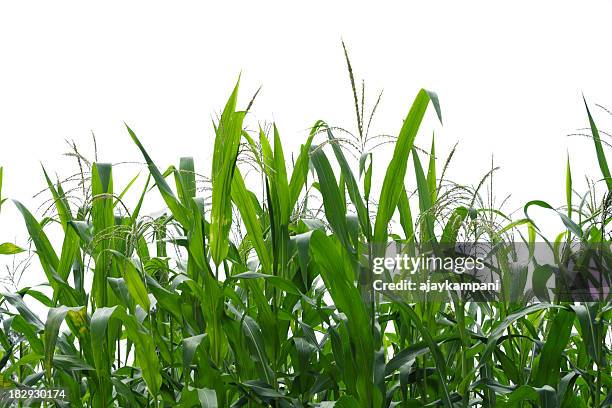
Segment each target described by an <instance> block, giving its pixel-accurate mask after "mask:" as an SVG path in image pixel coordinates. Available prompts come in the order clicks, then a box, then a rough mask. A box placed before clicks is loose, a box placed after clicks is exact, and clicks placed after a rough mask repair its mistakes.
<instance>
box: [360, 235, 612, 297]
mask: <svg viewBox="0 0 612 408" xmlns="http://www.w3.org/2000/svg"><path fill="white" fill-rule="evenodd" d="M610 253H611V252H610V248H602V247H601V246H595V245H584V244H580V245H573V244H572V245H565V246H552V245H550V244H549V243H546V242H535V243H533V242H532V243H525V242H504V243H473V242H468V243H456V244H453V245H442V244H436V245H434V246H431V245H430V246H428V247H427V248H419V247H417V246H415V245H414V244H413V245H410V244H405V243H393V244H391V245H385V246H384V247H379V248H376V247H374V248H373V251H372V255H373V256H372V257H371V258H370V263H369V264H368V266H367V267H363V268H365V270H364V269H362V270H364V271H368V274H367V279H365V280H362V282H364V283H365V284H366V285H367V286H368V287H371V290H372V291H373V292H374V293H378V294H380V295H384V296H386V297H387V298H390V299H391V300H404V301H408V302H429V301H433V302H438V301H448V300H449V299H450V298H451V297H455V298H459V299H463V300H469V301H476V302H489V301H500V300H503V301H545V302H550V301H553V300H564V301H599V300H605V299H610V296H611V291H610V270H611V269H612V268H611V265H610V263H612V256H610V255H609V254H610Z"/></svg>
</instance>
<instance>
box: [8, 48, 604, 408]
mask: <svg viewBox="0 0 612 408" xmlns="http://www.w3.org/2000/svg"><path fill="white" fill-rule="evenodd" d="M347 62H348V56H347ZM349 72H350V79H351V84H352V89H353V92H354V101H355V107H356V116H357V132H356V134H354V135H352V134H349V133H346V132H345V131H342V130H340V129H336V128H333V127H330V126H328V125H327V124H326V123H325V122H323V121H317V122H315V123H314V125H313V126H312V128H311V131H310V134H309V136H308V138H307V139H306V140H305V142H304V144H303V145H302V146H301V148H300V150H299V151H298V152H293V153H295V154H294V155H290V154H289V152H285V151H283V145H282V142H281V136H280V130H279V129H277V127H276V126H273V127H272V128H271V129H267V130H264V129H259V131H257V132H248V131H246V130H245V128H244V126H243V120H244V118H245V114H246V112H245V110H240V108H239V106H240V103H239V98H238V96H239V86H238V85H236V87H235V88H234V90H233V91H232V93H231V96H230V97H229V99H228V101H227V103H226V105H225V108H224V109H223V111H222V114H221V116H220V118H219V120H218V121H217V122H216V123H215V125H214V131H215V135H216V137H215V142H214V154H213V159H212V163H209V164H208V165H205V166H201V167H200V166H199V164H198V163H194V161H193V159H191V158H181V159H180V160H179V163H178V167H170V168H168V169H167V170H166V171H162V170H161V169H160V168H159V167H158V166H157V165H156V164H155V162H154V161H153V159H152V156H151V155H150V154H149V152H148V151H147V149H146V143H145V141H146V139H145V138H144V137H143V138H140V136H139V135H137V133H136V132H135V131H134V130H132V129H131V128H129V127H127V129H126V134H127V136H129V137H130V138H131V140H132V142H133V143H134V144H135V146H136V147H137V148H138V150H139V151H140V154H141V156H142V158H143V159H144V161H145V162H146V165H147V167H148V173H149V175H148V176H147V180H146V183H144V186H143V187H142V190H141V191H139V192H138V193H137V194H136V195H135V196H136V197H137V199H136V200H135V201H134V202H132V203H128V202H126V200H125V197H126V196H128V195H129V194H127V192H128V190H130V189H133V188H135V187H134V186H136V185H138V184H137V183H134V180H132V182H130V183H129V184H128V185H127V186H125V187H119V188H117V187H118V186H117V185H116V182H115V178H114V174H113V173H114V172H115V171H116V170H118V169H116V168H114V167H113V166H112V165H111V164H106V163H95V162H94V163H89V162H87V161H85V160H83V161H81V162H80V164H81V166H82V169H83V170H82V173H81V175H80V177H78V178H77V179H78V180H83V181H82V182H79V183H81V184H79V185H78V187H79V188H77V189H74V188H72V187H73V186H71V187H70V188H67V184H70V183H72V184H74V181H65V182H61V181H56V180H52V179H51V178H50V177H49V176H48V174H47V173H46V171H44V170H43V177H44V179H45V180H46V183H47V188H48V193H49V194H50V196H51V197H52V205H53V209H54V211H53V215H52V216H51V217H46V218H45V219H43V220H38V219H37V218H36V217H35V216H34V215H33V214H32V213H31V212H30V211H29V210H28V209H27V208H26V207H25V206H23V205H22V204H20V203H19V202H18V201H15V202H14V205H15V206H16V207H17V208H18V210H19V211H20V212H21V214H22V215H23V219H24V221H25V225H26V227H27V230H28V233H29V237H30V240H31V242H32V244H33V247H34V248H35V256H36V257H37V258H38V261H39V263H40V267H41V269H42V271H43V272H44V274H45V277H46V281H47V283H48V288H47V289H48V290H42V289H35V288H23V289H21V290H19V291H17V292H6V293H4V294H3V295H2V298H1V301H0V302H1V305H2V310H1V312H2V325H1V326H0V349H1V352H2V357H1V358H0V375H1V377H0V379H1V381H2V386H3V387H34V388H57V387H61V388H65V389H66V390H67V391H68V395H69V397H67V399H66V400H64V401H60V400H57V401H53V402H45V403H44V405H47V406H75V407H85V406H87V407H89V406H91V407H107V406H121V407H145V406H147V407H148V406H152V407H173V406H184V407H194V406H202V407H241V406H245V407H316V406H318V407H332V406H335V407H376V408H378V407H423V406H444V407H467V406H482V407H493V406H500V407H502V406H520V407H530V406H537V407H539V406H544V407H605V406H610V404H611V402H612V393H611V383H612V377H611V371H610V361H609V356H610V310H611V307H610V302H609V297H608V298H607V300H605V301H604V300H599V301H589V302H581V303H578V302H561V301H559V300H557V299H551V301H550V302H548V303H532V302H530V298H529V297H525V298H524V300H520V301H517V300H513V301H512V302H510V301H507V302H504V301H498V302H483V303H477V302H469V301H465V300H462V299H453V300H452V301H451V302H427V303H407V302H402V301H388V300H385V299H382V298H379V297H375V296H373V295H372V291H371V289H370V288H371V279H372V275H371V274H370V273H368V271H369V270H370V269H369V267H370V266H371V265H369V262H371V259H372V258H373V257H374V256H376V255H380V251H381V245H380V244H381V243H388V242H394V241H397V242H402V243H408V244H410V245H413V246H414V247H415V248H416V247H423V246H431V245H435V244H437V243H453V242H456V241H457V240H464V241H481V240H482V241H487V242H510V241H512V239H514V237H515V236H522V234H523V233H525V232H526V236H527V238H526V239H527V240H528V241H530V242H533V241H535V240H538V239H539V240H542V241H544V240H546V242H548V243H549V244H550V245H551V246H554V247H555V248H559V247H560V246H562V244H564V243H568V242H585V243H586V242H589V243H601V244H602V246H603V247H604V248H606V249H605V251H607V252H606V253H609V249H610V248H609V245H610V235H609V233H608V232H607V231H606V226H607V223H608V222H609V221H610V219H612V218H610V217H611V216H610V201H611V199H610V197H611V195H610V193H609V191H610V189H611V188H612V187H611V186H612V184H611V183H612V180H611V179H610V172H609V169H608V165H607V161H606V157H605V153H604V150H603V147H602V143H601V139H600V135H599V131H598V130H597V127H596V125H595V122H594V120H593V118H592V116H591V113H590V112H589V111H588V107H587V116H588V119H589V122H590V126H591V135H592V138H593V141H594V146H595V159H596V160H597V161H598V163H599V166H600V168H601V171H602V175H603V179H602V180H604V183H605V184H606V187H605V190H606V192H605V194H604V198H603V199H601V200H599V201H595V199H594V197H595V195H594V192H593V191H589V192H587V193H586V194H584V195H578V194H577V193H576V192H575V191H574V188H573V186H572V177H571V169H570V162H569V158H568V164H567V174H566V177H565V180H563V178H561V179H560V180H559V183H560V184H561V185H563V183H564V182H565V185H566V190H567V194H566V200H567V203H566V206H565V208H564V209H561V208H557V207H553V206H552V205H550V204H548V203H545V202H543V201H537V200H536V201H531V202H529V203H527V204H526V205H525V211H524V212H525V217H523V218H521V219H518V220H514V221H513V220H511V219H510V217H508V216H507V215H505V214H504V213H503V212H502V211H501V210H500V209H499V208H494V203H493V202H492V200H490V199H488V198H487V197H483V193H482V191H481V189H482V187H483V186H484V185H485V184H486V183H487V181H488V180H489V179H490V177H491V174H492V172H493V171H494V169H492V170H491V172H490V173H488V174H487V175H486V176H485V177H484V178H483V179H482V180H481V182H480V183H479V184H478V186H477V187H476V188H473V187H466V186H461V185H458V184H455V183H453V182H452V181H450V180H448V179H447V175H446V170H447V167H448V161H450V157H452V153H451V155H450V157H449V158H448V160H447V162H446V163H445V164H443V165H442V166H440V164H441V162H440V161H439V160H438V159H437V158H436V150H435V144H434V142H433V141H432V144H431V148H430V150H429V151H423V149H421V148H419V147H417V145H415V140H416V138H417V136H418V134H419V128H420V126H421V122H422V119H423V117H424V115H425V113H426V111H427V110H428V109H431V108H433V109H434V111H435V113H436V115H437V117H438V118H439V119H440V121H441V120H442V115H441V109H440V106H439V103H438V99H437V96H436V95H435V93H433V92H430V91H427V90H421V91H419V92H418V93H417V96H416V97H415V99H414V101H413V102H412V104H411V106H410V107H409V110H408V114H407V116H406V118H405V120H404V122H403V126H402V127H401V129H400V130H399V133H398V134H397V136H396V137H393V138H392V140H391V143H392V146H393V152H392V156H391V160H390V161H389V162H388V164H387V163H381V162H380V161H378V162H377V161H376V160H375V157H376V153H377V150H376V148H375V146H376V144H377V141H376V139H375V138H374V137H372V136H370V135H369V127H370V126H369V124H370V122H371V116H372V115H373V114H374V112H375V110H376V107H377V106H378V102H377V103H376V104H375V105H374V107H373V109H372V112H371V114H370V116H369V118H368V119H366V117H368V115H367V114H366V112H365V106H364V105H365V103H364V98H363V90H362V91H361V92H360V91H359V90H358V88H357V86H356V85H355V80H354V78H353V73H352V69H351V68H350V63H349ZM249 106H250V104H249ZM423 144H424V143H423ZM453 152H454V150H453ZM151 154H154V152H152V153H151ZM289 158H291V160H290V159H289ZM422 160H425V161H424V162H423V161H422ZM385 164H386V169H384V174H385V175H384V178H383V179H382V184H380V183H376V182H374V180H372V174H373V168H375V167H377V166H384V165H385ZM9 171H10V169H9ZM201 173H203V174H208V175H209V176H208V177H202V176H200V175H199V174H201ZM247 173H248V177H247ZM247 178H248V180H251V182H252V181H253V180H256V181H260V183H259V185H258V186H257V187H256V189H249V187H248V186H250V185H252V184H253V183H249V182H247V181H248V180H247ZM410 178H412V180H414V181H415V182H416V185H417V189H416V191H414V192H413V191H408V190H407V189H406V187H405V185H404V183H403V182H402V181H403V180H407V179H410ZM1 180H2V169H0V186H1ZM83 183H84V184H83ZM373 185H374V186H373ZM0 188H1V187H0ZM0 193H3V192H2V190H1V189H0ZM78 194H81V195H83V196H81V197H79V199H81V200H82V201H81V202H80V204H79V205H75V204H74V203H75V202H78V201H77V200H73V199H72V198H74V197H73V196H75V195H78ZM152 195H161V198H162V199H163V201H164V203H165V205H166V207H167V211H166V213H165V214H163V215H159V216H157V217H155V218H152V217H150V216H146V215H144V214H142V212H141V208H142V205H143V202H145V201H147V200H149V199H151V196H152ZM0 200H2V201H0V203H3V202H4V200H3V199H2V196H1V194H0ZM415 203H416V205H415ZM533 206H539V207H543V208H547V209H550V210H551V211H556V212H557V213H558V214H559V216H560V217H561V219H562V221H563V223H564V225H565V226H566V230H565V231H562V233H560V234H559V236H558V237H556V238H555V239H551V240H548V237H544V236H538V234H539V230H538V225H537V221H536V220H534V219H532V218H531V217H530V216H529V209H530V208H531V207H533ZM51 222H56V223H58V224H59V225H60V226H61V229H62V231H63V234H62V239H61V242H56V243H55V244H56V245H52V242H50V239H49V237H48V235H47V232H46V230H47V226H48V225H49V224H50V223H51ZM392 223H394V224H395V225H397V226H398V228H390V225H391V224H392ZM56 248H57V249H60V250H59V251H56ZM20 251H21V249H20V248H18V247H16V246H14V245H12V244H2V245H0V253H2V254H3V255H5V256H8V255H11V254H16V253H18V252H20ZM538 273H541V274H543V275H542V276H544V275H545V274H546V273H548V272H547V271H546V270H544V269H539V270H538ZM538 276H539V275H538ZM546 276H550V275H546ZM33 302H39V303H41V304H42V305H44V306H45V307H47V308H48V314H47V316H46V317H45V316H39V315H37V314H35V313H34V312H33V311H32V310H31V305H32V304H33ZM29 404H31V406H37V404H40V403H37V402H31V403H30V402H24V401H22V402H21V405H23V406H29Z"/></svg>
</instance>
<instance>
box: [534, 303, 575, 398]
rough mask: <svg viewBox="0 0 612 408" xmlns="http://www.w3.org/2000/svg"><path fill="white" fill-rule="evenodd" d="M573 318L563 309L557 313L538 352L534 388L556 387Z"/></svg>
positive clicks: (571, 312)
mask: <svg viewBox="0 0 612 408" xmlns="http://www.w3.org/2000/svg"><path fill="white" fill-rule="evenodd" d="M575 317H576V315H575V314H574V312H573V311H568V310H564V309H560V310H558V311H557V314H556V316H555V318H554V320H553V321H552V324H551V327H550V330H549V335H548V339H547V340H546V343H544V347H543V348H542V351H541V352H540V362H539V364H538V371H537V372H536V374H535V379H534V385H535V386H537V387H542V386H544V385H550V386H552V387H556V386H557V383H558V382H559V372H560V371H559V370H560V368H561V362H562V359H563V351H564V350H565V347H566V346H567V342H568V341H569V338H570V334H571V332H572V327H573V324H574V318H575Z"/></svg>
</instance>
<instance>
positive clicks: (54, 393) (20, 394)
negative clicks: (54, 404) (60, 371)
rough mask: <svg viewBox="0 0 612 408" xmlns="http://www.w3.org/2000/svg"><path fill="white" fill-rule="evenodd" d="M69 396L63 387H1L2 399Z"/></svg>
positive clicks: (33, 399)
mask: <svg viewBox="0 0 612 408" xmlns="http://www.w3.org/2000/svg"><path fill="white" fill-rule="evenodd" d="M67 398H68V392H67V391H66V390H65V389H63V388H0V401H2V402H9V401H24V400H30V401H40V400H47V401H49V400H60V401H64V400H66V399H67Z"/></svg>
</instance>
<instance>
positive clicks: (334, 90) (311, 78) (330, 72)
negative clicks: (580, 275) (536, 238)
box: [0, 0, 612, 244]
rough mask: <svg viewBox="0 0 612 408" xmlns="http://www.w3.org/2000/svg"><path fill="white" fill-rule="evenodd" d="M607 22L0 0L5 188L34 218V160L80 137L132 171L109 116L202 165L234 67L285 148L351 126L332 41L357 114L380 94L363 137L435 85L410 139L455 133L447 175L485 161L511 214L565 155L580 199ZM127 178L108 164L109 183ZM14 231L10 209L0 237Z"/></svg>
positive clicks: (548, 188)
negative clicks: (324, 125) (429, 107)
mask: <svg viewBox="0 0 612 408" xmlns="http://www.w3.org/2000/svg"><path fill="white" fill-rule="evenodd" d="M400 3H401V5H400ZM611 16H612V4H611V3H610V1H586V0H583V1H573V2H569V1H537V2H535V1H513V2H503V3H502V2H488V1H487V2H485V1H482V2H475V1H460V2H459V1H436V2H427V3H426V2H410V3H408V2H397V3H386V2H380V1H379V2H368V3H365V2H364V3H361V2H355V1H350V2H338V1H310V2H302V3H299V4H298V3H294V2H265V3H264V2H239V1H233V2H222V1H218V2H215V4H214V5H205V4H204V2H155V1H146V2H124V1H121V2H114V1H111V2H103V3H96V4H94V3H93V2H83V1H78V2H77V1H75V2H59V1H54V2H38V3H36V2H2V3H0V165H2V166H4V167H5V185H4V189H3V194H4V195H5V196H9V197H11V198H17V199H19V200H22V201H23V202H24V203H26V204H27V205H28V206H29V207H30V208H31V209H32V210H35V209H36V208H37V207H38V205H40V199H33V198H32V196H33V194H34V193H36V192H37V191H39V190H40V189H41V188H43V187H44V180H43V178H42V173H41V170H40V165H39V163H40V162H42V163H44V165H45V167H46V168H47V169H48V170H49V171H50V173H51V174H55V173H57V174H59V175H60V177H61V176H67V175H68V174H67V172H69V170H68V169H70V171H72V170H73V169H74V165H73V161H72V160H71V159H69V158H66V157H63V156H62V154H63V153H65V152H66V151H67V150H68V147H67V145H66V143H65V142H64V140H65V139H74V140H75V142H76V143H77V145H78V146H79V147H80V149H82V151H83V152H84V153H85V154H86V155H89V157H92V156H93V154H92V152H93V149H92V144H91V135H90V132H91V131H93V132H94V133H95V134H96V136H97V139H98V148H99V155H100V159H101V160H102V161H113V162H119V161H134V160H136V161H140V160H141V158H140V155H139V153H138V151H137V149H136V148H135V146H134V145H133V144H132V143H131V141H130V140H129V137H128V135H127V132H126V131H125V129H124V127H123V121H125V122H127V123H128V124H130V126H131V127H132V128H133V129H134V130H135V131H136V133H137V134H138V135H139V136H140V137H141V139H142V140H143V143H144V144H145V145H146V146H147V148H148V150H149V151H150V152H151V153H152V156H153V158H154V160H156V162H158V164H159V166H160V167H161V168H164V169H165V168H166V167H167V166H168V165H170V164H177V163H178V158H179V157H180V156H185V155H191V156H194V157H195V158H196V166H197V169H198V170H199V171H200V172H202V173H208V172H209V169H210V157H211V148H212V141H213V132H212V126H211V119H212V118H213V117H215V115H216V114H217V113H218V112H219V111H220V109H221V108H222V106H223V104H224V103H225V101H226V99H227V97H228V96H229V93H230V91H231V88H232V87H233V85H234V83H235V81H236V78H237V77H238V75H239V73H240V72H242V84H241V97H240V103H241V106H243V107H244V106H246V104H247V103H248V101H249V99H250V97H251V95H252V94H253V92H255V90H256V89H257V88H258V87H259V86H260V85H263V87H262V91H261V93H260V95H259V96H258V98H257V100H256V102H255V106H254V109H253V114H252V115H251V117H250V118H249V120H250V122H249V123H251V124H255V125H256V124H257V123H258V122H261V123H263V122H264V121H271V120H274V121H276V122H277V124H278V126H279V129H280V132H281V135H282V138H283V143H284V144H286V147H285V150H286V151H292V152H295V151H296V149H297V147H298V146H299V145H300V144H301V143H302V142H303V141H304V140H305V137H306V135H307V130H306V129H307V128H308V127H309V126H311V125H312V124H313V123H314V122H315V120H317V119H324V120H326V121H327V122H329V123H330V124H333V125H339V126H344V127H347V128H350V129H354V128H355V126H354V122H355V120H354V111H353V101H352V94H351V90H350V87H349V83H348V77H347V73H346V67H345V61H344V57H343V54H342V48H341V39H342V38H343V39H344V40H345V41H346V43H347V46H348V47H349V52H350V55H351V57H352V62H353V67H354V71H355V74H356V75H357V77H358V78H364V79H365V80H366V101H369V105H370V106H371V104H373V103H374V101H375V98H376V94H377V92H378V91H379V90H380V89H384V96H383V101H382V103H381V105H380V107H379V111H378V116H377V118H376V121H375V124H374V125H373V127H374V130H375V131H376V132H379V133H394V134H396V133H397V131H398V130H399V128H400V126H401V123H402V120H403V118H404V116H405V114H406V113H407V111H408V109H409V107H410V104H411V102H412V99H413V98H414V96H415V95H416V93H417V92H418V90H419V89H420V88H421V87H426V88H428V89H431V90H434V91H436V92H437V93H438V95H439V97H440V102H441V106H442V111H443V118H444V126H443V127H440V126H436V125H435V123H434V121H433V120H432V118H431V117H430V118H428V122H427V123H426V126H425V127H424V131H423V132H422V133H421V134H420V135H419V136H418V138H417V144H418V145H420V146H423V147H428V146H429V144H430V140H431V131H432V130H433V129H435V131H436V142H437V150H438V152H439V156H440V157H441V159H440V160H441V161H442V160H443V159H444V157H446V154H448V151H449V149H450V148H451V147H452V145H453V144H454V143H455V142H456V141H460V144H459V149H458V152H457V154H456V156H455V159H454V162H453V165H452V167H451V169H450V173H449V174H450V176H451V178H452V179H454V180H455V181H458V182H461V183H465V184H477V183H478V181H479V179H480V177H481V176H482V175H483V174H484V173H486V171H487V170H488V169H489V168H490V161H491V155H494V161H495V164H496V165H499V166H501V170H500V171H499V172H498V173H497V174H496V176H495V186H496V195H497V196H498V197H499V199H500V200H501V199H502V198H503V197H504V196H505V195H506V194H512V195H513V198H512V200H511V202H510V205H509V206H508V207H507V210H508V211H509V212H511V211H512V210H515V209H517V208H520V207H521V205H522V203H524V202H525V201H527V200H529V199H545V200H548V201H550V202H551V203H553V205H563V204H564V202H565V196H564V173H565V160H566V152H567V151H569V152H570V155H571V160H572V165H573V171H574V180H575V181H576V183H577V189H578V190H583V189H584V182H583V175H584V174H589V175H590V176H591V177H594V178H598V177H599V171H598V168H597V163H596V159H595V153H594V149H593V147H592V143H591V141H590V140H588V139H582V138H575V137H574V138H573V137H567V134H569V133H572V132H574V131H575V130H576V129H577V128H581V127H585V126H587V125H588V122H587V120H586V114H585V110H584V105H583V102H582V99H581V98H582V97H581V94H582V93H584V95H585V96H586V97H587V99H588V101H589V103H590V104H591V105H592V110H593V112H594V114H595V116H596V119H598V122H599V123H600V124H601V126H600V127H601V128H603V129H606V123H607V122H609V119H608V115H607V114H605V113H604V112H603V111H601V110H600V109H597V108H596V107H595V106H594V105H595V103H600V104H602V105H607V106H612V92H611V91H612V89H611V86H612V60H611V59H610V56H609V55H610V53H609V50H610V43H611V40H612V35H611V34H612V25H611V24H610V17H611ZM286 155H287V156H288V155H289V153H286ZM387 157H388V156H385V154H384V153H381V154H380V155H379V156H377V160H376V163H375V165H376V166H378V167H382V166H381V165H384V164H385V163H386V160H385V159H386V158H387ZM139 168H140V167H139V166H132V167H130V166H125V167H120V168H119V169H121V171H119V169H117V170H116V176H117V178H118V180H119V181H118V188H117V189H119V188H120V187H123V185H122V184H123V183H124V182H125V180H128V179H129V178H131V177H132V176H133V175H135V174H136V173H137V171H138V170H139ZM409 168H411V167H409ZM120 173H121V174H120ZM409 177H410V173H409ZM408 181H409V180H408ZM380 182H382V178H381V179H380ZM581 186H582V187H581ZM519 215H520V214H519ZM38 216H40V213H38ZM554 222H556V220H555V221H554ZM555 225H556V224H555ZM23 237H24V228H23V223H22V221H21V219H20V217H19V216H18V214H17V211H16V210H15V209H14V207H13V206H12V204H11V203H7V205H6V206H5V207H4V208H3V212H2V215H1V216H0V242H3V241H7V240H11V241H16V242H17V243H21V244H23V243H24V242H25V241H24V238H23Z"/></svg>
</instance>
